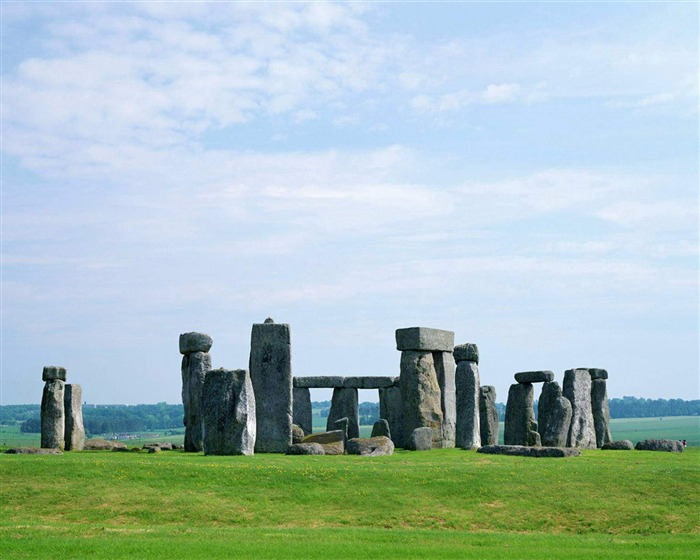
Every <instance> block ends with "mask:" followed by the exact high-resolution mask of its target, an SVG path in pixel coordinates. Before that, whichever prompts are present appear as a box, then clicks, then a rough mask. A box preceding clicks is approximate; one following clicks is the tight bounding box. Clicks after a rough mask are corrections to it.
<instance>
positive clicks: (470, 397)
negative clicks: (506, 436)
mask: <svg viewBox="0 0 700 560" xmlns="http://www.w3.org/2000/svg"><path fill="white" fill-rule="evenodd" d="M456 377H457V429H456V438H455V445H456V446H457V447H459V448H460V449H476V448H477V447H481V418H480V415H479V365H478V364H477V363H476V362H472V361H460V362H458V363H457V374H456Z"/></svg>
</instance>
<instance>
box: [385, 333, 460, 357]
mask: <svg viewBox="0 0 700 560" xmlns="http://www.w3.org/2000/svg"><path fill="white" fill-rule="evenodd" d="M454 347H455V333H453V332H452V331H443V330H440V329H429V328H426V327H409V328H407V329H397V330H396V349H397V350H399V351H404V350H420V351H427V352H452V351H453V350H454Z"/></svg>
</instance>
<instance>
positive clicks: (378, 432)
mask: <svg viewBox="0 0 700 560" xmlns="http://www.w3.org/2000/svg"><path fill="white" fill-rule="evenodd" d="M379 436H386V437H388V438H391V430H390V429H389V422H387V421H386V420H384V419H383V418H380V419H379V420H377V421H376V422H375V423H374V426H372V437H379Z"/></svg>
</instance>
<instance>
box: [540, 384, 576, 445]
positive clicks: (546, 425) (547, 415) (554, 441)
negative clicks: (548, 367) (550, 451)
mask: <svg viewBox="0 0 700 560" xmlns="http://www.w3.org/2000/svg"><path fill="white" fill-rule="evenodd" d="M537 425H538V427H539V433H540V438H541V440H542V445H544V446H546V447H566V440H567V438H568V437H569V427H570V426H571V403H570V402H569V400H568V399H567V398H566V397H563V396H562V392H561V387H559V383H557V382H556V381H547V382H546V383H544V385H542V393H541V394H540V400H539V403H538V405H537Z"/></svg>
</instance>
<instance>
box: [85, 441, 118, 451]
mask: <svg viewBox="0 0 700 560" xmlns="http://www.w3.org/2000/svg"><path fill="white" fill-rule="evenodd" d="M117 447H121V448H122V449H126V444H125V443H123V442H121V441H114V440H106V439H101V438H93V439H89V440H87V441H86V442H85V447H83V449H85V450H86V451H112V449H115V448H117Z"/></svg>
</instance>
